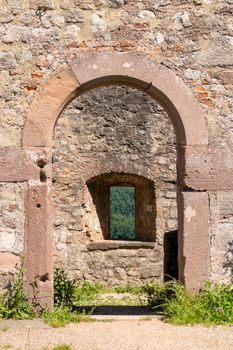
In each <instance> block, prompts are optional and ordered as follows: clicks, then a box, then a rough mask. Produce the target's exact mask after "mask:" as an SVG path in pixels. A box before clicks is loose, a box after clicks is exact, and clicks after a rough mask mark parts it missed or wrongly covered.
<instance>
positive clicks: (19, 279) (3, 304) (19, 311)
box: [0, 258, 35, 319]
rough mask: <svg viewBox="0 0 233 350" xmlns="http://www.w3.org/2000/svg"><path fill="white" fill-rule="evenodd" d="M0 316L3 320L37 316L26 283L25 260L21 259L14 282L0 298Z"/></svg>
mask: <svg viewBox="0 0 233 350" xmlns="http://www.w3.org/2000/svg"><path fill="white" fill-rule="evenodd" d="M0 316H1V317H2V318H5V319H8V318H14V319H31V318H33V317H34V316H35V312H34V310H33V307H32V306H31V305H30V304H29V302H28V299H27V293H26V288H25V283H24V260H23V258H21V260H20V264H19V266H18V270H17V272H16V273H15V275H14V278H13V281H12V282H11V283H9V285H8V286H7V287H6V288H5V290H4V291H3V294H2V295H1V296H0Z"/></svg>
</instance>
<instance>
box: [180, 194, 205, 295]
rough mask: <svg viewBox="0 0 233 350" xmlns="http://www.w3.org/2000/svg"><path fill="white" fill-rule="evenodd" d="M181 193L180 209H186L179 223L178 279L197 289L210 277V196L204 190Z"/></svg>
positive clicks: (191, 288)
mask: <svg viewBox="0 0 233 350" xmlns="http://www.w3.org/2000/svg"><path fill="white" fill-rule="evenodd" d="M179 196H180V201H179V207H178V210H179V211H184V216H183V217H182V220H179V222H178V224H179V231H178V249H179V278H180V280H181V281H183V282H184V283H185V285H186V286H187V287H188V288H189V289H190V290H198V289H199V288H201V286H202V285H203V283H204V282H205V281H206V280H208V279H209V278H210V254H209V252H210V225H209V220H210V208H209V198H208V194H207V193H205V192H196V193H195V192H181V193H179ZM180 218H181V217H180ZM181 232H183V234H182V235H181V234H179V233H181ZM194 232H195V234H194Z"/></svg>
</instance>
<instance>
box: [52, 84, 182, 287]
mask: <svg viewBox="0 0 233 350" xmlns="http://www.w3.org/2000/svg"><path fill="white" fill-rule="evenodd" d="M53 149H54V151H53V162H54V163H53V188H54V194H53V196H54V206H55V209H54V222H53V223H54V233H55V237H54V241H55V242H56V258H55V264H56V265H57V266H60V267H61V266H62V267H63V268H64V269H66V270H67V271H69V273H70V275H71V276H73V277H76V278H80V279H83V278H85V279H88V280H94V281H105V282H106V283H111V284H117V283H118V284H119V283H133V282H135V281H140V280H147V279H148V278H153V277H154V278H161V277H162V276H163V235H164V233H165V232H167V231H168V232H169V231H172V230H176V229H177V204H176V146H175V133H174V130H173V128H172V125H171V123H170V121H169V119H168V117H167V115H166V113H165V112H164V110H163V109H162V108H161V107H160V106H159V105H158V104H157V103H156V102H155V101H154V100H152V99H151V98H149V97H148V96H147V95H146V94H143V93H141V92H138V91H137V90H134V89H129V88H123V87H117V88H116V87H115V88H114V87H111V88H101V89H100V88H99V89H96V90H93V91H91V92H89V93H86V94H84V95H83V96H82V97H79V98H77V99H75V100H74V101H73V102H72V103H71V104H70V105H69V106H68V107H67V108H66V109H65V110H64V112H63V113H62V115H61V116H60V118H59V120H58V122H57V125H56V128H55V132H54V142H53ZM140 169H143V171H144V173H146V174H147V178H149V179H151V180H153V183H154V190H155V198H156V216H155V219H154V220H155V236H156V240H153V241H155V243H156V244H155V247H154V248H153V249H148V248H143V247H140V246H139V248H137V249H135V248H134V249H133V248H132V247H131V248H130V249H127V250H126V249H124V248H123V249H120V248H118V249H109V250H107V251H106V250H105V247H104V250H100V249H96V251H93V250H91V251H90V250H89V249H88V243H90V242H95V241H99V240H103V239H104V236H103V232H102V230H101V227H100V222H99V218H98V215H97V212H96V208H95V205H94V204H93V198H92V197H91V194H90V192H89V191H88V187H87V185H86V182H87V181H88V180H90V177H91V178H92V177H93V176H97V175H100V174H105V173H111V172H113V171H115V172H116V171H118V172H121V171H124V172H128V173H131V174H136V175H140ZM107 215H108V214H107ZM144 220H146V218H144ZM149 233H150V232H149ZM151 234H153V232H151Z"/></svg>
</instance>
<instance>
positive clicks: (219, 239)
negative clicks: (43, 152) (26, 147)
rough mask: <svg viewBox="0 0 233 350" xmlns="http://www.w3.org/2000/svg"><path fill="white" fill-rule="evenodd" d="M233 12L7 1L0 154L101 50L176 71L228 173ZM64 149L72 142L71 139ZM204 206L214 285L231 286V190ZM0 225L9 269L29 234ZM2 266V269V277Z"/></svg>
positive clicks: (0, 62) (194, 6)
mask: <svg viewBox="0 0 233 350" xmlns="http://www.w3.org/2000/svg"><path fill="white" fill-rule="evenodd" d="M232 11H233V3H232V1H231V0H227V1H226V0H224V1H221V0H218V1H217V0H187V1H183V0H174V1H170V0H155V1H151V0H142V1H131V0H127V1H126V0H56V1H55V0H54V1H53V0H2V1H1V13H0V41H1V43H0V50H1V52H0V80H1V86H0V147H1V148H2V149H3V153H4V147H19V146H20V145H21V140H22V130H23V126H24V123H25V116H26V111H27V109H28V107H29V105H30V103H31V101H32V100H33V98H34V97H35V96H36V95H37V94H38V92H39V91H40V89H41V87H42V86H43V84H44V83H45V82H46V81H47V80H48V78H49V77H51V76H52V75H53V73H54V72H55V70H56V69H57V68H58V67H60V66H61V65H62V64H63V63H64V62H69V61H70V60H72V59H73V58H75V57H79V56H81V55H82V54H83V53H86V52H94V51H100V50H103V49H104V50H116V51H133V52H135V53H137V54H146V55H148V56H150V57H151V58H152V59H153V60H154V61H155V62H157V63H159V64H163V65H165V66H166V67H168V68H170V69H171V70H172V71H173V72H175V73H176V74H177V76H179V77H181V79H182V80H183V81H184V82H185V83H186V84H187V85H188V86H189V88H190V90H191V91H192V92H193V94H194V95H195V96H196V97H197V99H198V101H199V102H200V104H201V106H202V109H203V111H204V114H205V117H206V122H207V125H208V131H209V137H210V138H209V140H210V145H212V146H216V147H219V148H221V149H222V154H224V155H225V154H228V155H229V156H228V158H227V159H226V161H225V163H226V166H227V167H228V168H229V169H232V156H231V155H232V149H233V133H232V130H233V123H232V114H233V105H232V96H233V93H232V85H233V71H232V65H233V55H232V49H233V41H232V38H233V34H232V33H233V25H232ZM64 120H65V119H64ZM59 123H60V121H59ZM62 141H63V142H66V141H65V137H64V140H63V139H62V140H61V142H62ZM66 147H67V146H66V145H64V148H66ZM58 149H59V148H58ZM217 160H218V159H216V161H217ZM14 186H16V184H15V183H8V184H6V183H4V184H3V187H1V188H0V191H1V193H3V192H4V191H5V190H6V191H7V192H9V198H10V197H11V194H12V191H13V192H14V191H17V196H18V200H17V201H18V202H19V203H23V202H24V194H23V190H21V189H20V190H19V189H17V190H16V189H15V190H13V188H14ZM17 186H18V185H17ZM25 186H26V185H25ZM3 188H4V190H3ZM208 196H209V203H210V242H211V262H212V263H211V276H212V277H213V278H214V279H216V280H226V279H229V278H230V277H232V266H233V262H232V261H233V257H232V255H233V252H232V233H231V232H232V223H233V222H232V218H233V215H232V214H233V210H232V198H233V194H232V191H230V190H228V191H226V190H221V189H219V190H217V189H214V190H211V191H208ZM1 208H2V207H1ZM17 210H18V209H17ZM24 212H25V211H24V209H23V205H22V206H21V207H20V212H19V215H18V216H19V218H18V217H17V220H19V222H21V223H22V222H23V217H24ZM0 215H1V224H0V227H1V238H0V242H2V243H1V247H0V250H1V251H2V252H1V257H0V261H4V262H5V261H6V258H5V257H6V255H3V254H6V252H5V251H4V247H6V244H7V243H6V242H7V241H8V238H9V237H8V236H9V234H10V235H11V234H12V232H15V233H13V234H15V238H14V239H13V240H12V242H16V241H17V240H18V239H19V238H18V237H19V236H20V237H21V242H22V237H23V236H24V225H23V224H21V223H18V222H17V225H18V226H17V227H18V228H17V232H16V229H15V231H14V229H11V230H10V231H8V228H4V227H5V226H4V225H6V224H5V219H4V216H5V215H6V214H5V209H4V208H2V209H1V213H0ZM12 215H13V214H12ZM9 232H11V233H9ZM12 244H13V243H12ZM14 244H15V243H14ZM14 244H13V246H14ZM7 247H8V246H7ZM7 249H8V248H7ZM14 249H15V248H14ZM17 249H18V250H14V252H13V251H12V253H11V250H12V246H9V252H10V253H9V254H15V255H18V254H20V251H21V248H20V249H19V248H17ZM2 266H3V263H1V270H2V269H4V267H3V268H2Z"/></svg>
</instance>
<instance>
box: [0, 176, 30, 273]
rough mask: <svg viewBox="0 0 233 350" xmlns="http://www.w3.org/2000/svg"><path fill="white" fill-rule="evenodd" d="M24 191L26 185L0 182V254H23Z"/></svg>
mask: <svg viewBox="0 0 233 350" xmlns="http://www.w3.org/2000/svg"><path fill="white" fill-rule="evenodd" d="M25 191H26V183H8V184H7V183H4V182H0V252H4V253H13V254H16V255H19V254H22V253H23V249H24V247H23V242H24V222H25ZM0 270H1V266H0Z"/></svg>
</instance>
